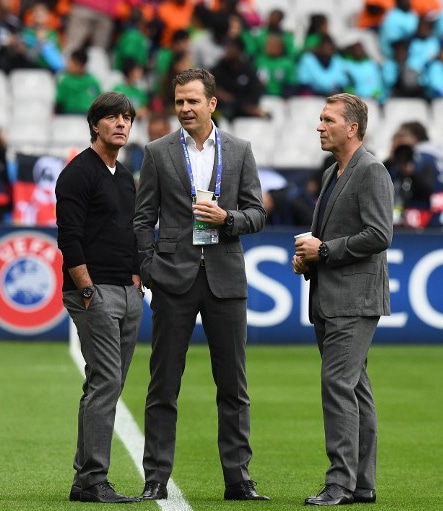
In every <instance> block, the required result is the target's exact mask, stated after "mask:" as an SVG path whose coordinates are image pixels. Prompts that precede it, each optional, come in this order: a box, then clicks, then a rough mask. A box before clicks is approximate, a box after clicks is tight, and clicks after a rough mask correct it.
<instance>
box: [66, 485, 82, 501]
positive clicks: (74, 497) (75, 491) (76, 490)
mask: <svg viewBox="0 0 443 511" xmlns="http://www.w3.org/2000/svg"><path fill="white" fill-rule="evenodd" d="M81 492H82V489H81V486H76V485H75V484H73V485H72V488H71V492H70V494H69V500H70V501H72V502H74V501H78V500H80V494H81Z"/></svg>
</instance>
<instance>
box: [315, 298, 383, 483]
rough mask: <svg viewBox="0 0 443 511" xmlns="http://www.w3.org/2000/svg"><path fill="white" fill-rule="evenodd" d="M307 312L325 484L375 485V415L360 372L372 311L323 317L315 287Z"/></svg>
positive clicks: (373, 319) (373, 321)
mask: <svg viewBox="0 0 443 511" xmlns="http://www.w3.org/2000/svg"><path fill="white" fill-rule="evenodd" d="M312 316H313V320H314V327H315V333H316V337H317V342H318V347H319V350H320V354H321V357H322V362H321V392H322V406H323V420H324V427H325V440H326V452H327V455H328V457H329V460H330V462H331V465H330V467H329V469H328V471H327V472H326V484H330V483H336V484H339V485H341V486H344V487H345V488H348V489H349V490H351V491H354V490H355V488H356V487H359V488H371V489H373V488H375V472H376V451H377V415H376V411H375V405H374V399H373V396H372V389H371V384H370V381H369V377H368V374H367V372H366V366H367V356H368V351H369V348H370V345H371V342H372V338H373V336H374V332H375V329H376V327H377V323H378V321H379V317H378V316H374V317H373V316H370V317H362V316H349V317H348V316H346V317H345V316H341V317H327V316H326V315H325V314H324V312H323V311H322V310H321V307H320V305H319V301H318V294H317V290H315V292H314V293H313V296H312Z"/></svg>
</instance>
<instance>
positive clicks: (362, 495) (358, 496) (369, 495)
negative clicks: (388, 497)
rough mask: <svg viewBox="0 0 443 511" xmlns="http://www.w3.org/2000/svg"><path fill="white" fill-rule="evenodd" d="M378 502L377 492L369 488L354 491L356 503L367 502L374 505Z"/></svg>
mask: <svg viewBox="0 0 443 511" xmlns="http://www.w3.org/2000/svg"><path fill="white" fill-rule="evenodd" d="M376 500H377V495H376V494H375V490H371V489H369V488H355V491H354V502H366V503H367V504H372V503H374V502H375V501H376Z"/></svg>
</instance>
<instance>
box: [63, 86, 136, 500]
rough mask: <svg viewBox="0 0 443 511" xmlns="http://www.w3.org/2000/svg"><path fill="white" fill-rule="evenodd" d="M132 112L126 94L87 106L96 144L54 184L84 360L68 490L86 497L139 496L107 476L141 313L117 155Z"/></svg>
mask: <svg viewBox="0 0 443 511" xmlns="http://www.w3.org/2000/svg"><path fill="white" fill-rule="evenodd" d="M134 118H135V111H134V108H133V106H132V104H131V102H130V101H129V99H128V98H127V97H126V96H125V95H124V94H121V93H119V92H106V93H104V94H102V95H100V96H99V97H98V98H97V99H96V100H95V101H94V103H93V104H92V105H91V107H90V109H89V111H88V124H89V131H90V134H91V147H89V148H87V149H85V150H84V151H82V152H81V153H80V154H78V155H77V156H76V157H75V158H73V159H72V160H71V162H70V163H69V164H68V165H67V166H66V167H65V169H64V170H63V171H62V173H61V174H60V177H59V178H58V180H57V185H56V189H55V193H56V197H57V207H56V211H57V225H58V246H59V248H60V250H61V252H62V254H63V303H64V305H65V307H66V309H67V311H68V313H69V315H70V316H71V318H72V320H73V322H74V323H75V326H76V327H77V331H78V336H79V339H80V344H81V350H82V353H83V357H84V359H85V362H86V366H85V373H86V379H85V381H84V384H83V395H82V397H81V399H80V408H79V415H78V440H77V451H76V454H75V459H74V469H75V476H74V482H73V485H72V488H71V493H70V496H69V498H70V500H78V501H82V502H103V503H107V502H108V503H111V502H115V503H120V502H121V503H125V502H134V501H136V500H137V499H136V498H135V497H126V496H123V495H119V494H118V493H116V492H115V491H114V489H113V487H112V485H111V483H109V482H108V479H107V474H108V469H109V464H110V452H111V439H112V433H113V430H114V421H115V410H116V405H117V401H118V398H119V396H120V394H121V391H122V389H123V384H124V381H125V377H126V374H127V372H128V368H129V364H130V362H131V358H132V355H133V352H134V348H135V344H136V340H137V336H138V331H139V327H140V321H141V316H142V311H143V292H142V287H141V282H140V277H139V269H138V261H137V245H136V239H135V235H134V231H133V227H132V220H133V216H134V204H135V186H134V179H133V177H132V174H131V173H130V172H129V171H128V170H127V169H126V168H125V167H124V166H123V165H122V164H121V163H120V162H118V161H117V157H118V152H119V149H120V148H121V147H123V146H124V145H125V144H126V142H127V139H128V136H129V132H130V130H131V126H132V123H133V121H134Z"/></svg>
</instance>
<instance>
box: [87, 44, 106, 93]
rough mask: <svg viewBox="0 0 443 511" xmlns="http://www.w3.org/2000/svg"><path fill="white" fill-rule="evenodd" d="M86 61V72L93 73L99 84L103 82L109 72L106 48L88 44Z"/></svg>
mask: <svg viewBox="0 0 443 511" xmlns="http://www.w3.org/2000/svg"><path fill="white" fill-rule="evenodd" d="M87 51H88V61H87V63H86V70H87V71H88V73H91V74H93V75H94V76H95V77H96V78H97V79H98V80H99V81H100V83H101V84H105V83H106V80H107V78H108V76H109V73H110V72H111V61H110V58H109V55H108V54H107V53H106V50H104V49H103V48H99V47H97V46H90V47H89V48H88V50H87Z"/></svg>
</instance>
